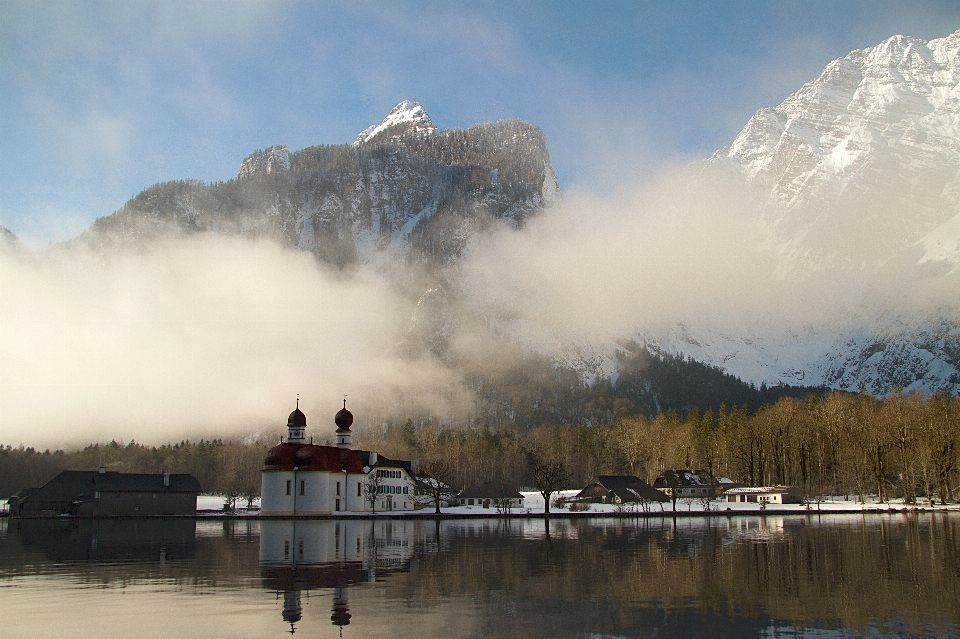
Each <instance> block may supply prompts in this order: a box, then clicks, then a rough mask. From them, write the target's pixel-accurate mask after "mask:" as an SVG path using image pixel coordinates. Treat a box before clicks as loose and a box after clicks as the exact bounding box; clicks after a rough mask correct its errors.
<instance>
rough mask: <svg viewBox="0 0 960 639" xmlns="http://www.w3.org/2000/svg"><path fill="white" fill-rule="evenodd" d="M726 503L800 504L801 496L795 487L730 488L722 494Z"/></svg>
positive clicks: (801, 501)
mask: <svg viewBox="0 0 960 639" xmlns="http://www.w3.org/2000/svg"><path fill="white" fill-rule="evenodd" d="M723 496H724V497H725V498H726V500H727V503H731V504H736V503H754V504H756V503H760V504H802V503H803V496H802V495H801V494H800V489H799V488H797V487H796V486H758V487H739V488H730V489H728V490H727V491H726V492H724V493H723Z"/></svg>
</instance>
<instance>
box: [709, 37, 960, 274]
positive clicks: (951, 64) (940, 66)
mask: <svg viewBox="0 0 960 639" xmlns="http://www.w3.org/2000/svg"><path fill="white" fill-rule="evenodd" d="M958 51H960V31H958V32H956V33H953V34H951V35H949V36H947V37H945V38H940V39H937V40H931V41H929V42H927V41H924V40H920V39H917V38H909V37H905V36H894V37H892V38H889V39H888V40H886V41H885V42H883V43H881V44H879V45H877V46H875V47H870V48H867V49H862V50H858V51H853V52H851V53H850V54H848V55H847V56H845V57H843V58H841V59H838V60H835V61H833V62H831V63H830V64H828V65H827V67H826V68H825V69H824V71H823V73H822V74H821V75H820V77H819V78H817V79H816V80H813V81H811V82H808V83H807V84H805V85H804V86H803V87H802V88H801V89H800V90H799V91H797V92H796V93H794V94H793V95H791V96H790V97H788V98H787V99H786V100H785V101H784V102H783V103H782V104H780V105H779V106H776V107H772V108H765V109H761V110H759V111H758V112H757V113H756V114H755V115H754V116H753V117H752V118H751V119H750V121H749V122H748V123H747V125H746V126H745V127H744V129H743V130H742V131H741V132H740V134H739V135H737V137H736V139H735V140H734V142H733V144H732V145H731V146H730V147H729V148H726V149H722V150H720V151H718V152H717V153H716V154H715V155H714V156H713V161H714V162H722V163H731V164H734V165H737V166H739V167H740V168H741V170H742V172H743V175H744V176H745V177H746V179H747V180H748V181H749V182H751V183H752V184H753V185H754V186H755V187H757V189H758V190H759V191H760V192H761V193H764V194H766V198H767V200H768V202H769V203H770V205H771V206H770V207H769V209H768V210H769V212H768V215H767V216H766V219H765V220H764V222H765V224H766V225H767V227H768V230H769V234H770V243H771V246H773V247H776V249H777V250H778V251H779V252H781V253H782V254H783V255H784V258H785V259H784V263H783V264H782V271H783V273H785V274H787V275H792V274H796V272H797V270H798V269H799V270H801V271H802V270H806V269H814V270H818V269H824V268H834V267H842V268H864V267H865V268H877V267H878V266H880V265H881V264H883V263H884V262H885V261H886V260H887V259H888V258H889V257H890V255H891V254H892V253H895V252H897V251H899V250H902V249H903V248H906V247H908V246H909V245H911V244H913V243H915V242H917V241H919V240H920V239H921V238H923V237H924V236H925V235H927V234H928V233H930V232H932V231H933V230H934V229H936V228H937V227H938V226H940V225H942V224H944V223H945V222H946V221H947V220H948V219H950V218H951V217H953V216H954V215H955V214H956V213H957V212H958V211H960V55H958ZM943 248H945V247H941V249H943ZM937 256H938V258H937V259H946V260H948V261H951V262H955V261H957V260H960V251H957V250H951V251H950V252H949V253H943V252H942V251H941V252H939V253H937ZM929 259H932V258H929Z"/></svg>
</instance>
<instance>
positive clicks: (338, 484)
mask: <svg viewBox="0 0 960 639" xmlns="http://www.w3.org/2000/svg"><path fill="white" fill-rule="evenodd" d="M339 496H340V482H337V497H339Z"/></svg>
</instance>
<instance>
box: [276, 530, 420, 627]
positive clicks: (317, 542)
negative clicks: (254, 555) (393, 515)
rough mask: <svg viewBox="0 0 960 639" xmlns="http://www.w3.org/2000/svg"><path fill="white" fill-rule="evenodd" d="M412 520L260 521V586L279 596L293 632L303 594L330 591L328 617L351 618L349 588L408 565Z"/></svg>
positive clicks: (339, 621)
mask: <svg viewBox="0 0 960 639" xmlns="http://www.w3.org/2000/svg"><path fill="white" fill-rule="evenodd" d="M412 556H413V522H410V521H402V520H399V521H377V522H373V521H370V520H360V519H343V520H292V519H291V520H274V521H270V520H267V521H261V522H260V577H261V581H262V584H263V587H264V588H266V589H268V590H272V591H274V592H276V593H277V596H278V597H280V596H281V595H282V597H283V612H282V617H283V621H285V622H287V623H289V624H290V632H291V633H293V632H296V624H297V622H299V621H300V620H301V619H302V618H303V602H302V600H303V598H304V597H305V596H306V597H309V596H310V591H316V590H327V591H332V595H333V598H332V605H331V608H330V612H331V614H330V621H331V623H332V624H333V625H335V626H340V628H341V633H342V631H343V626H346V625H349V624H350V619H351V618H352V616H353V615H352V614H351V613H350V606H349V601H348V592H347V591H348V589H349V588H350V587H351V586H354V585H355V584H359V583H364V582H374V581H376V580H377V578H378V575H380V576H382V575H384V574H386V573H389V572H394V571H403V570H408V569H409V563H410V559H411V557H412Z"/></svg>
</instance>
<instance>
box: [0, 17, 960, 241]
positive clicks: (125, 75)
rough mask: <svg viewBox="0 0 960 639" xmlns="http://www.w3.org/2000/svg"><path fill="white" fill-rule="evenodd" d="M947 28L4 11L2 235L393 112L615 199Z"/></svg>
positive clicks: (64, 221) (102, 211)
mask: <svg viewBox="0 0 960 639" xmlns="http://www.w3.org/2000/svg"><path fill="white" fill-rule="evenodd" d="M194 5H196V6H194ZM958 28H960V3H957V2H922V1H913V2H876V1H874V2H789V1H781V2H749V1H738V2H715V3H707V2H609V1H608V2H503V3H498V2H482V3H481V2H477V3H471V2H459V3H448V2H398V1H393V2H382V3H362V2H345V3H338V2H283V1H272V2H229V3H227V2H204V3H187V2H159V3H149V2H144V3H126V2H121V3H110V2H96V3H94V2H64V3H58V2H42V3H41V2H23V1H16V2H14V1H9V0H0V224H2V225H3V226H5V227H7V228H9V229H11V230H13V231H14V232H15V233H17V234H18V235H20V236H21V237H23V238H24V239H26V240H28V241H29V242H31V243H33V244H38V245H44V244H46V243H47V242H48V241H54V242H56V241H60V240H64V239H68V238H71V237H74V236H76V235H77V234H78V233H79V232H81V231H82V230H83V229H84V228H86V227H87V226H89V224H90V223H91V222H92V221H93V220H94V219H95V218H97V217H100V216H104V215H109V214H110V213H112V212H113V211H115V210H116V209H118V208H119V207H120V206H122V204H123V203H124V202H125V201H126V200H127V199H129V198H130V197H132V196H133V195H135V194H136V193H138V192H139V191H141V190H142V189H144V188H146V187H148V186H150V185H151V184H154V183H156V182H161V181H165V180H172V179H186V178H195V179H201V180H206V181H218V180H227V179H231V178H233V177H235V175H236V171H237V168H238V167H239V164H240V161H241V160H242V159H243V158H244V157H245V156H246V155H247V154H248V153H249V152H251V151H253V150H254V149H257V148H262V147H265V146H269V145H271V144H287V145H288V146H289V147H290V149H291V150H297V149H301V148H304V147H307V146H311V145H314V144H339V143H348V142H351V141H352V140H353V139H354V137H355V136H356V134H357V133H358V132H359V131H361V130H362V129H364V128H366V127H367V126H369V125H370V124H374V123H377V122H379V121H380V120H381V119H382V118H383V117H384V116H385V115H386V113H387V112H388V111H389V110H390V108H392V107H393V106H394V105H395V104H397V103H398V102H400V101H401V100H405V99H409V100H416V101H418V102H421V103H422V104H423V105H424V107H425V108H426V109H427V112H428V113H429V114H430V115H431V117H432V118H433V120H434V121H435V122H436V123H437V125H438V126H440V127H441V128H452V127H466V126H469V125H471V124H474V123H477V122H482V121H490V120H497V119H501V118H522V119H524V120H528V121H530V122H533V123H535V124H538V125H539V126H541V127H542V128H543V129H544V131H545V132H546V134H547V140H548V143H549V145H550V151H551V156H552V159H553V163H554V166H555V168H556V170H557V174H558V176H559V178H560V181H561V186H562V187H563V188H565V189H577V190H585V191H592V192H598V193H604V192H610V191H612V190H614V189H615V188H617V187H618V186H620V185H623V184H624V183H629V182H635V181H642V180H644V179H645V178H646V177H648V176H650V175H652V174H653V173H654V172H655V171H656V170H657V168H658V167H660V166H662V165H663V164H664V163H672V162H685V161H688V160H690V159H694V158H698V157H702V156H705V155H709V154H710V153H712V152H713V151H714V150H716V149H717V148H720V147H722V146H725V145H726V144H729V143H730V141H731V140H732V139H733V137H734V136H735V135H736V133H737V132H738V131H739V130H740V128H741V127H742V126H743V125H744V124H745V123H746V121H747V119H748V118H749V117H750V116H751V115H752V114H753V113H754V112H755V111H756V110H757V109H759V108H761V107H764V106H772V105H775V104H778V103H779V102H780V101H782V100H783V99H784V98H785V97H787V95H789V94H790V93H792V92H793V91H794V90H796V89H797V88H799V87H800V85H802V84H803V82H805V81H807V80H810V79H813V78H814V77H816V76H817V75H818V74H819V72H820V71H821V69H822V68H823V67H824V66H825V65H826V64H827V63H828V62H829V61H830V60H833V59H835V58H838V57H841V56H843V55H845V54H846V53H848V52H849V51H850V50H853V49H857V48H862V47H865V46H871V45H874V44H877V43H879V42H880V41H882V40H883V39H885V38H887V37H889V36H891V35H894V34H904V35H911V36H916V37H921V38H925V39H931V38H936V37H942V36H944V35H947V34H948V33H951V32H952V31H954V30H956V29H958Z"/></svg>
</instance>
